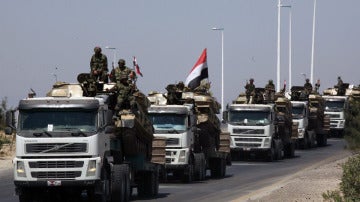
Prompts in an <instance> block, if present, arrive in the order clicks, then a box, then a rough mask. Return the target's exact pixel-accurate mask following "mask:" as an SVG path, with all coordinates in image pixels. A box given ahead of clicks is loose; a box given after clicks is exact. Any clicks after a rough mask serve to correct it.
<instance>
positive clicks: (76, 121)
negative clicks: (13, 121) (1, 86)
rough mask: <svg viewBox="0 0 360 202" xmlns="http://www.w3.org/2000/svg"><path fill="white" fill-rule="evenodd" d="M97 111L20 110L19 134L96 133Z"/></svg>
mask: <svg viewBox="0 0 360 202" xmlns="http://www.w3.org/2000/svg"><path fill="white" fill-rule="evenodd" d="M96 119H97V111H95V110H81V109H76V110H74V109H71V110H67V109H63V108H62V109H36V110H35V109H34V110H20V112H19V123H18V127H19V132H21V131H22V132H47V134H49V132H65V131H66V132H68V131H78V132H94V131H96V127H97V122H96Z"/></svg>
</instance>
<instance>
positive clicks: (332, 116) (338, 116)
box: [329, 114, 340, 119]
mask: <svg viewBox="0 0 360 202" xmlns="http://www.w3.org/2000/svg"><path fill="white" fill-rule="evenodd" d="M329 115H330V118H335V119H336V118H340V114H329Z"/></svg>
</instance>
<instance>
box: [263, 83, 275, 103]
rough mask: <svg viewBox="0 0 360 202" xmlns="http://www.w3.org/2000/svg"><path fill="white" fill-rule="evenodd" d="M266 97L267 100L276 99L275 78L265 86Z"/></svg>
mask: <svg viewBox="0 0 360 202" xmlns="http://www.w3.org/2000/svg"><path fill="white" fill-rule="evenodd" d="M265 97H266V101H274V100H275V85H274V82H273V80H271V79H270V80H269V82H268V83H267V84H266V86H265Z"/></svg>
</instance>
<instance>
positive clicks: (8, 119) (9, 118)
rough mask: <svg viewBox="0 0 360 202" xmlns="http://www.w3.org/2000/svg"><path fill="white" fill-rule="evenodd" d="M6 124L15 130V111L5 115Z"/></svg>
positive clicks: (7, 112)
mask: <svg viewBox="0 0 360 202" xmlns="http://www.w3.org/2000/svg"><path fill="white" fill-rule="evenodd" d="M5 122H6V126H8V127H10V128H11V129H14V130H15V116H14V111H11V110H10V111H6V114H5Z"/></svg>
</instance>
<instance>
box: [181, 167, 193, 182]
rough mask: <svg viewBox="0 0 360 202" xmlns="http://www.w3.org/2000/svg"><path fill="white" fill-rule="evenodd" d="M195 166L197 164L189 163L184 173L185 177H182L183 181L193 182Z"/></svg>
mask: <svg viewBox="0 0 360 202" xmlns="http://www.w3.org/2000/svg"><path fill="white" fill-rule="evenodd" d="M194 167H195V166H194V164H193V163H189V165H188V167H187V170H186V171H185V173H184V174H183V179H182V181H183V182H185V183H191V182H192V181H193V180H194Z"/></svg>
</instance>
